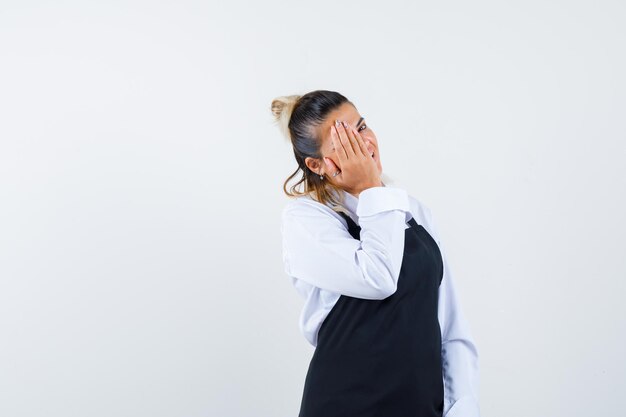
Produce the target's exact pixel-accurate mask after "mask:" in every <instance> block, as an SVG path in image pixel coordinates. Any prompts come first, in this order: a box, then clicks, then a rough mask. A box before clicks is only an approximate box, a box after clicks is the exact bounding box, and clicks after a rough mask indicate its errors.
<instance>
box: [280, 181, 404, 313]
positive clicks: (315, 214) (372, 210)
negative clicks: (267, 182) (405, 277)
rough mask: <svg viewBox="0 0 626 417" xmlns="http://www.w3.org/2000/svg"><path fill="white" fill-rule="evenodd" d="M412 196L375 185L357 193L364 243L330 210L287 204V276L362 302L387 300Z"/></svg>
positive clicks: (394, 282)
mask: <svg viewBox="0 0 626 417" xmlns="http://www.w3.org/2000/svg"><path fill="white" fill-rule="evenodd" d="M408 213H410V202H409V196H408V193H407V192H406V191H405V190H403V189H401V188H397V187H389V186H385V187H372V188H368V189H366V190H364V191H362V192H361V193H360V194H359V201H358V205H357V208H356V215H357V217H358V223H359V226H360V227H361V232H360V240H359V239H355V238H353V237H352V235H350V233H349V232H348V230H347V229H346V227H345V225H344V224H343V223H342V221H341V220H339V218H337V217H336V213H334V212H333V211H332V209H331V208H329V207H327V206H325V205H323V204H320V203H318V202H313V201H310V202H298V204H289V205H287V206H286V207H285V209H284V210H283V213H282V227H281V231H282V236H283V261H284V266H285V272H286V273H287V274H288V275H290V276H292V277H294V278H297V279H300V280H303V281H305V282H307V283H309V284H311V285H313V286H315V287H318V288H321V289H324V290H327V291H331V292H334V293H338V294H345V295H348V296H351V297H357V298H363V299H370V300H375V299H384V298H386V297H388V296H390V295H391V294H393V293H394V292H395V291H396V289H397V283H398V276H399V275H400V268H401V266H402V257H403V255H404V236H405V228H406V221H407V218H408V217H409V216H410V214H408Z"/></svg>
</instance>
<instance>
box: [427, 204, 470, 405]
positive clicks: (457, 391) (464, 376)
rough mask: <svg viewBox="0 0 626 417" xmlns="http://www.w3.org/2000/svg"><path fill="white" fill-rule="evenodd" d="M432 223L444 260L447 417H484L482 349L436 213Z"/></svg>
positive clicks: (442, 298)
mask: <svg viewBox="0 0 626 417" xmlns="http://www.w3.org/2000/svg"><path fill="white" fill-rule="evenodd" d="M426 213H427V217H428V222H429V225H430V228H431V230H432V231H433V234H434V235H435V236H434V238H435V240H436V241H437V245H438V246H439V250H440V251H441V254H442V260H443V268H444V269H443V270H444V272H443V279H442V281H441V286H440V287H439V307H438V317H439V323H440V324H441V344H442V345H441V355H442V366H443V382H444V407H443V416H444V417H459V416H463V417H480V407H479V402H478V398H479V363H478V348H477V346H476V343H475V341H474V339H473V337H472V334H471V329H470V326H469V323H468V322H467V320H466V318H465V316H464V314H463V309H462V306H461V299H460V297H459V293H458V290H457V287H456V283H455V278H454V275H453V271H452V269H451V268H450V263H449V262H448V260H447V258H446V256H445V251H444V248H443V246H442V244H441V241H440V238H439V234H438V231H437V226H436V225H435V223H434V221H433V218H432V214H431V212H430V210H429V209H428V208H426Z"/></svg>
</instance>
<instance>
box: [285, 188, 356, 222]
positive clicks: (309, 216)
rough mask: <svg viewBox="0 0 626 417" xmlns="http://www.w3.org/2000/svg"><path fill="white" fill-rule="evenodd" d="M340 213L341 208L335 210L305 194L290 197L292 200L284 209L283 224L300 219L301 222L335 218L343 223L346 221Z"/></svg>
mask: <svg viewBox="0 0 626 417" xmlns="http://www.w3.org/2000/svg"><path fill="white" fill-rule="evenodd" d="M339 211H340V208H333V207H330V206H328V205H326V204H322V203H320V202H319V201H317V200H315V199H313V198H311V197H310V196H308V195H306V194H305V195H301V196H297V197H290V200H289V201H288V202H287V203H286V204H285V206H284V207H283V210H282V219H283V223H285V222H288V221H291V220H292V219H298V220H299V221H306V220H312V221H317V220H320V219H333V218H334V219H339V220H340V221H341V222H342V223H343V222H345V220H343V218H342V217H341V215H340V214H339Z"/></svg>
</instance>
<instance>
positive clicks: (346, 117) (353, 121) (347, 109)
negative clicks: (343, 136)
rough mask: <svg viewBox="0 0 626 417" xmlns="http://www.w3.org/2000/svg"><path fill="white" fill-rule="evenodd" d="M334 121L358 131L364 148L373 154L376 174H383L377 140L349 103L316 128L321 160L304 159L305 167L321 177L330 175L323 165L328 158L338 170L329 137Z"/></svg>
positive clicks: (338, 166)
mask: <svg viewBox="0 0 626 417" xmlns="http://www.w3.org/2000/svg"><path fill="white" fill-rule="evenodd" d="M335 119H336V120H339V121H345V122H346V123H348V125H349V126H352V127H354V128H355V129H356V130H358V132H359V134H360V135H361V137H362V138H363V142H365V146H367V149H368V151H369V153H370V154H371V153H373V154H374V161H376V165H377V166H378V174H379V175H381V174H382V172H383V167H382V165H381V163H380V156H379V154H378V140H377V139H376V135H375V134H374V131H373V130H372V129H370V127H369V126H368V125H367V123H366V120H365V118H363V117H362V116H361V115H360V114H359V112H358V111H357V110H356V109H355V108H354V106H353V105H352V104H350V103H344V104H342V105H341V106H340V107H339V108H337V109H336V110H334V111H332V112H331V113H330V114H329V115H328V117H327V118H326V121H325V122H324V123H323V124H322V125H321V126H320V127H318V129H319V130H318V132H317V133H318V135H317V136H318V137H319V138H321V141H322V144H321V147H320V152H321V154H322V159H321V160H318V159H315V158H306V160H305V163H306V164H307V166H308V167H309V168H310V169H311V170H312V171H313V172H318V173H320V174H321V175H326V174H331V173H330V172H327V170H328V167H327V166H326V164H325V163H324V159H323V158H330V159H331V160H332V161H333V162H334V164H335V165H336V166H337V168H340V166H341V165H340V162H339V157H338V156H337V151H336V149H334V148H333V143H332V140H331V137H330V128H331V127H332V126H334V125H335Z"/></svg>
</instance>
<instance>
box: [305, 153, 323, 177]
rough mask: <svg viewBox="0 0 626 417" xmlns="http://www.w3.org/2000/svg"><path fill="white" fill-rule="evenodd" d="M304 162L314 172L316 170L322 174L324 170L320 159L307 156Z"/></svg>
mask: <svg viewBox="0 0 626 417" xmlns="http://www.w3.org/2000/svg"><path fill="white" fill-rule="evenodd" d="M304 164H305V165H306V166H307V167H308V168H309V169H310V170H311V171H313V172H316V173H318V174H320V175H321V173H322V172H324V171H323V169H322V167H321V164H320V161H319V159H315V158H311V157H310V156H307V157H306V159H305V160H304Z"/></svg>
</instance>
